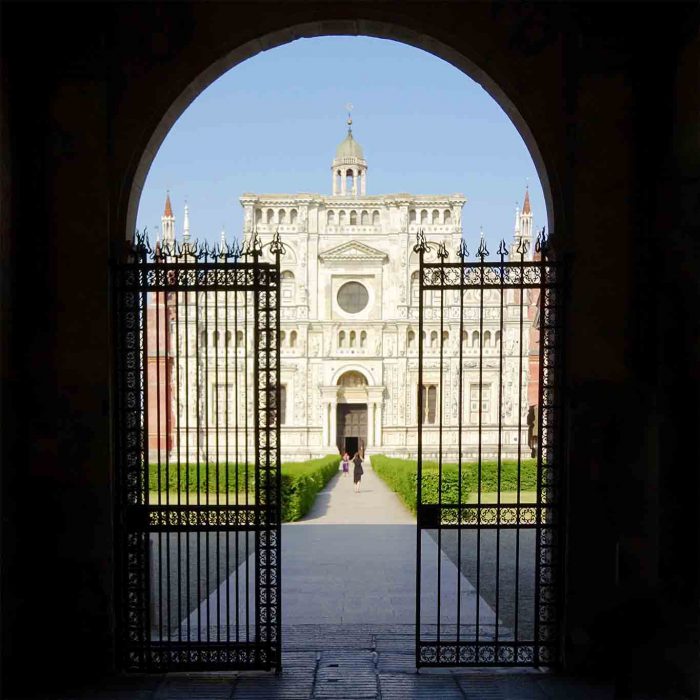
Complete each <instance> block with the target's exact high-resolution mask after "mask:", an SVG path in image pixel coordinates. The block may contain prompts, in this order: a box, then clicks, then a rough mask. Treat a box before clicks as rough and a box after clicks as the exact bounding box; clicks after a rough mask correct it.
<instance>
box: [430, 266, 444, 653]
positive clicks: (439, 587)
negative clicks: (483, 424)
mask: <svg viewBox="0 0 700 700" xmlns="http://www.w3.org/2000/svg"><path fill="white" fill-rule="evenodd" d="M444 289H445V259H444V258H443V257H442V256H441V257H440V290H439V294H440V331H439V333H440V362H439V370H438V377H439V381H438V388H439V390H440V406H439V412H440V413H439V418H438V521H437V528H438V531H437V536H438V547H437V549H438V551H437V578H438V582H437V594H438V595H437V643H438V654H439V649H440V636H441V634H440V633H441V631H442V621H441V619H440V612H441V609H442V557H441V554H442V419H443V415H442V405H443V401H442V399H443V393H444V383H443V376H442V375H443V360H444V347H443V346H444V337H443V333H444V332H445V324H444V313H445V308H444ZM432 295H433V303H434V302H435V293H434V292H433V293H432ZM438 658H439V657H438Z"/></svg>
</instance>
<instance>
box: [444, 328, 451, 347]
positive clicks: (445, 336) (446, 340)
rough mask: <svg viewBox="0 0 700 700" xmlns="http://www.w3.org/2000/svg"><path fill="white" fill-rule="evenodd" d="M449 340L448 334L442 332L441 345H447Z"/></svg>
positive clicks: (447, 332)
mask: <svg viewBox="0 0 700 700" xmlns="http://www.w3.org/2000/svg"><path fill="white" fill-rule="evenodd" d="M449 340H450V332H449V331H443V332H442V344H443V345H447V343H448V342H449Z"/></svg>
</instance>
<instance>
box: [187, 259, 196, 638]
mask: <svg viewBox="0 0 700 700" xmlns="http://www.w3.org/2000/svg"><path fill="white" fill-rule="evenodd" d="M196 274H197V273H196V271H194V270H193V271H192V275H196ZM190 281H191V279H190V274H189V271H188V274H187V287H186V288H185V345H186V346H187V352H186V353H185V410H186V414H185V415H186V416H187V420H186V427H185V430H186V433H185V435H186V438H187V439H186V449H185V505H186V506H187V507H188V510H189V505H190V454H191V450H192V447H191V435H190V431H191V428H190V343H189V334H190V330H191V329H190V313H191V312H190V299H191V297H190V294H191V292H190V289H189V287H190ZM198 337H199V328H195V331H194V352H195V367H196V355H197V354H198V353H199V343H198ZM195 396H196V393H195ZM190 561H191V560H190V533H189V532H188V531H185V594H186V595H187V605H186V606H185V614H186V615H187V641H188V642H189V641H190V637H191V634H190V632H191V629H192V620H191V618H190V615H189V612H190V600H191V596H192V593H191V586H190V584H191V581H190Z"/></svg>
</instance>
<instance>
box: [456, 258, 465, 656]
mask: <svg viewBox="0 0 700 700" xmlns="http://www.w3.org/2000/svg"><path fill="white" fill-rule="evenodd" d="M460 261H461V262H460V265H459V363H458V380H457V381H458V392H459V396H458V399H457V411H458V417H457V659H459V643H460V638H461V620H462V575H461V572H462V428H463V425H462V423H463V416H462V412H463V410H464V395H463V392H464V378H463V377H462V370H463V364H464V337H463V336H464V290H463V282H464V259H463V258H460Z"/></svg>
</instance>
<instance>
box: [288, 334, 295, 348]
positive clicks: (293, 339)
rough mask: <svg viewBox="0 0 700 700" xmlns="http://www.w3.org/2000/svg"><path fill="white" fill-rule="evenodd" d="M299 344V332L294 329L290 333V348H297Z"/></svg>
mask: <svg viewBox="0 0 700 700" xmlns="http://www.w3.org/2000/svg"><path fill="white" fill-rule="evenodd" d="M296 346H297V332H296V331H292V332H291V333H290V334H289V347H290V348H295V347H296Z"/></svg>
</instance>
